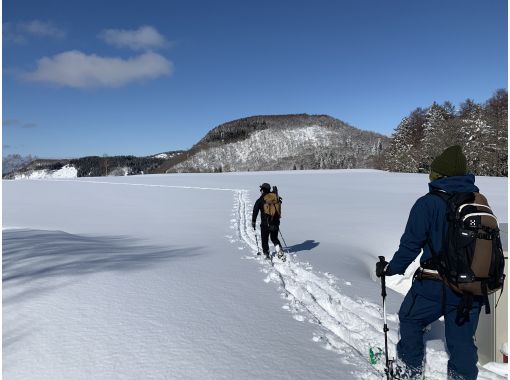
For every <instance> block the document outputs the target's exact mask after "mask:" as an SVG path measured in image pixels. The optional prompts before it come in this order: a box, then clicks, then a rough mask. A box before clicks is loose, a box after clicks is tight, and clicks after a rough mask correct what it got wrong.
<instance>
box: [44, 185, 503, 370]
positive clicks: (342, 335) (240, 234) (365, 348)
mask: <svg viewBox="0 0 510 380" xmlns="http://www.w3.org/2000/svg"><path fill="white" fill-rule="evenodd" d="M38 180H40V181H50V182H78V183H95V184H107V185H124V186H145V187H160V188H176V189H193V190H209V191H231V192H233V194H234V205H233V211H232V219H231V220H230V223H231V225H230V227H231V229H232V230H234V231H235V232H236V234H237V237H234V236H230V235H227V236H226V238H227V239H229V241H230V242H231V243H232V244H241V245H244V246H247V247H248V248H249V249H250V250H251V254H248V255H246V256H244V259H248V260H254V261H256V262H257V263H259V264H260V265H261V270H262V272H263V273H265V274H267V277H266V279H265V280H264V281H265V282H266V283H269V282H273V283H276V284H277V285H279V286H280V288H281V291H282V293H281V296H282V298H283V299H285V300H286V302H287V303H286V304H285V305H284V306H283V308H284V309H286V310H289V311H290V312H292V314H293V318H294V319H295V320H297V321H299V322H304V321H305V320H306V321H308V322H309V323H311V324H314V325H316V326H318V328H317V331H316V332H315V333H314V334H313V337H312V340H313V341H314V342H317V343H321V344H322V345H323V347H324V348H326V349H328V350H332V351H334V352H337V353H338V354H340V356H341V357H340V360H342V361H343V362H344V363H346V364H350V365H352V367H353V370H352V371H351V375H352V376H353V377H355V378H359V379H381V378H383V377H385V375H384V364H383V362H384V357H383V358H382V359H381V361H380V362H379V363H378V364H376V365H371V364H370V363H369V362H368V353H369V350H370V348H371V347H384V335H383V332H382V327H383V317H382V307H381V306H380V305H377V304H374V303H373V302H370V301H368V300H365V299H362V298H359V299H353V298H351V297H348V296H346V295H344V294H342V292H341V289H340V288H339V287H338V286H337V285H336V284H338V283H343V284H344V285H345V286H352V284H351V283H350V282H345V281H338V279H337V278H336V277H335V276H333V275H332V274H330V273H327V272H326V273H320V272H319V273H315V272H314V271H313V267H312V266H311V265H310V264H309V263H304V262H299V261H297V260H295V255H293V254H292V253H290V254H287V260H286V262H281V261H280V260H278V259H277V258H275V259H274V260H273V261H272V262H270V261H268V260H266V259H263V258H262V256H257V252H258V251H259V249H258V247H257V245H258V244H260V239H259V241H258V242H257V240H256V238H255V233H256V232H255V231H254V230H253V229H252V228H251V211H252V207H253V205H252V203H251V202H250V199H249V195H248V194H249V192H248V190H243V189H230V188H212V187H197V186H173V185H156V184H144V183H128V182H107V181H90V180H74V179H38ZM257 243H258V244H257ZM244 248H245V247H238V249H239V250H243V249H244ZM387 320H388V324H389V327H390V331H389V332H388V348H389V349H388V351H389V356H390V358H392V357H393V358H394V357H395V355H396V352H395V347H396V344H397V342H398V334H397V331H398V317H397V315H396V314H389V315H387ZM447 361H448V356H447V354H446V352H445V350H444V343H443V342H442V341H431V344H430V345H427V347H426V364H425V377H426V378H427V379H431V380H442V379H444V378H445V377H446V365H447ZM438 364H440V367H441V368H438ZM478 378H479V379H502V378H503V377H500V376H498V375H495V374H494V373H492V372H488V371H486V370H484V369H482V368H480V373H479V376H478Z"/></svg>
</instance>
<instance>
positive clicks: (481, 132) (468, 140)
mask: <svg viewBox="0 0 510 380" xmlns="http://www.w3.org/2000/svg"><path fill="white" fill-rule="evenodd" d="M507 125H508V92H507V90H505V89H501V90H497V91H496V92H495V94H494V95H493V96H492V97H491V98H490V99H489V100H487V101H486V102H485V103H482V104H478V103H476V102H474V101H473V100H471V99H467V100H466V101H464V102H463V103H461V104H460V106H459V107H458V108H455V107H454V106H453V104H452V103H451V102H448V101H447V102H445V103H443V104H437V103H433V104H432V105H431V106H430V107H428V108H417V109H415V110H414V111H412V112H411V113H410V114H409V116H407V117H405V118H404V119H403V120H402V121H401V122H400V124H399V125H398V127H397V128H396V129H395V131H394V133H393V136H392V141H391V143H390V146H389V147H388V148H387V149H386V150H385V154H384V160H383V162H384V166H385V169H386V170H390V171H396V172H407V173H416V172H428V171H429V165H430V163H431V162H432V160H433V159H434V158H435V157H436V156H437V155H439V154H440V153H441V152H442V151H443V150H444V149H445V148H447V147H448V146H451V145H455V144H458V145H461V146H462V147H463V150H464V153H465V155H466V158H467V161H468V170H469V171H470V172H471V173H473V174H476V175H486V176H508V146H507V141H508V129H507V128H508V127H507Z"/></svg>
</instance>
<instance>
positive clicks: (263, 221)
mask: <svg viewBox="0 0 510 380" xmlns="http://www.w3.org/2000/svg"><path fill="white" fill-rule="evenodd" d="M266 194H267V193H265V194H262V195H261V196H260V198H259V199H257V201H256V202H255V204H254V205H253V213H252V216H251V221H252V224H253V223H255V222H256V221H257V216H258V215H259V211H260V226H261V227H262V226H264V227H265V226H268V225H269V223H268V222H269V221H268V218H267V215H266V214H265V213H264V195H266ZM271 224H272V225H275V226H279V225H280V220H279V219H277V220H274V221H271Z"/></svg>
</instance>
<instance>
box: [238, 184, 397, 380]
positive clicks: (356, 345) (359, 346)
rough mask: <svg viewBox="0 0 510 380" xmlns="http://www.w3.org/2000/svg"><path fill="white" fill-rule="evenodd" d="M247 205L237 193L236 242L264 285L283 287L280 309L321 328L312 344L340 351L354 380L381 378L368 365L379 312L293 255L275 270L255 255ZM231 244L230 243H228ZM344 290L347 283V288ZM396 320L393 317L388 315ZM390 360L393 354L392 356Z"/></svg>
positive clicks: (379, 340)
mask: <svg viewBox="0 0 510 380" xmlns="http://www.w3.org/2000/svg"><path fill="white" fill-rule="evenodd" d="M251 208H252V206H251V204H250V201H249V196H248V191H246V190H236V191H235V200H234V209H233V218H232V228H233V230H235V232H236V233H237V238H238V240H240V241H242V242H244V243H245V244H246V245H247V246H248V247H249V249H250V251H251V252H250V253H251V254H249V255H248V256H246V257H245V258H246V259H251V260H257V261H258V262H260V264H261V265H262V271H263V272H264V273H266V274H267V277H266V280H265V281H266V282H273V283H276V284H278V285H279V286H280V287H281V288H282V298H284V299H285V300H286V305H284V306H283V308H284V309H287V310H290V311H291V312H292V313H293V317H294V319H296V320H297V321H308V322H310V323H313V324H316V325H318V326H320V327H319V328H318V329H317V330H318V331H317V332H316V333H315V335H314V336H313V340H314V341H316V342H319V343H322V344H323V345H324V347H325V348H327V349H330V350H333V351H335V352H338V353H340V354H342V355H341V360H343V361H344V362H345V363H346V364H351V365H353V368H356V369H355V370H353V372H352V375H353V376H355V377H356V378H363V379H379V378H381V373H383V371H384V367H383V365H382V364H378V365H376V366H372V365H370V364H369V362H368V353H369V350H370V348H371V347H383V346H384V336H383V334H382V317H381V312H382V310H381V307H380V306H379V305H376V304H374V303H372V302H368V301H367V300H363V299H358V300H354V299H352V298H350V297H348V296H346V295H344V294H342V292H341V290H340V289H339V288H338V287H337V286H336V285H335V284H336V283H338V282H339V281H338V280H337V279H335V278H334V276H333V275H331V274H329V273H323V274H321V273H315V272H314V271H313V269H312V267H311V266H310V265H309V264H308V263H302V262H299V261H296V260H295V258H294V256H293V255H292V254H290V255H287V261H286V262H285V263H284V262H281V261H280V260H278V259H277V258H274V260H273V265H271V263H270V262H268V261H267V260H264V259H262V258H260V256H256V253H257V251H258V250H259V249H258V248H257V242H256V239H255V232H254V231H253V230H252V228H251ZM231 241H233V240H231ZM346 285H348V284H346ZM389 321H390V322H391V321H393V322H395V321H396V316H395V315H391V316H389ZM391 327H392V329H391V331H390V333H389V336H388V338H389V340H390V345H393V346H394V345H395V344H396V342H397V334H396V332H395V331H396V328H395V327H396V326H391ZM390 354H391V355H394V354H393V353H392V352H391V351H390Z"/></svg>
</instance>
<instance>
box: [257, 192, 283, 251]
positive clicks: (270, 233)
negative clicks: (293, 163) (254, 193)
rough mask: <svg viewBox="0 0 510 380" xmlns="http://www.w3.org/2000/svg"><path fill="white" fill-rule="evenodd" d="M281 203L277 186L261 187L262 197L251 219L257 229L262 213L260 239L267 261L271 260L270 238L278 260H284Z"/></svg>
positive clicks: (258, 200)
mask: <svg viewBox="0 0 510 380" xmlns="http://www.w3.org/2000/svg"><path fill="white" fill-rule="evenodd" d="M281 202H282V199H281V198H280V197H279V196H278V190H277V189H276V186H273V191H271V185H269V184H268V183H263V184H262V185H260V197H259V199H257V201H256V202H255V205H254V206H253V214H252V218H251V225H252V227H253V229H255V223H256V221H257V216H258V214H259V211H260V237H261V240H262V251H263V252H264V256H265V257H266V259H269V237H271V241H272V242H273V244H274V246H275V248H276V252H277V254H278V258H280V259H281V258H283V257H284V254H283V250H282V245H281V243H280V240H278V230H279V228H280V217H281Z"/></svg>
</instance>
